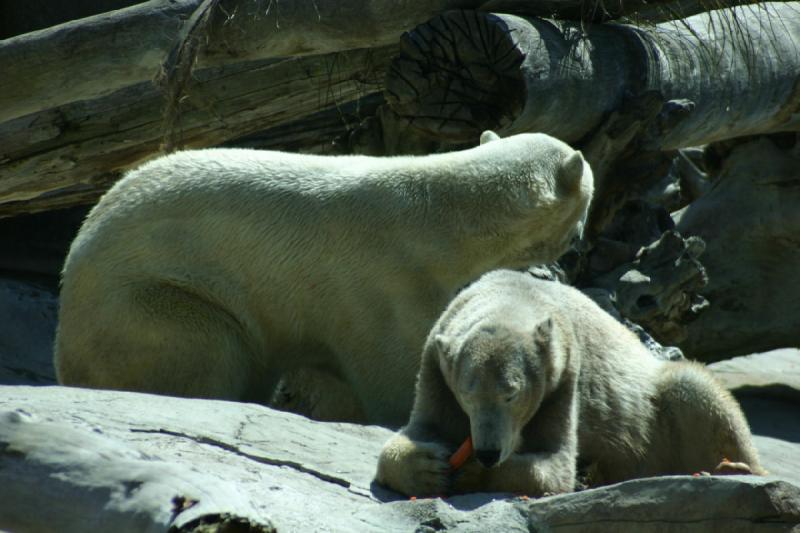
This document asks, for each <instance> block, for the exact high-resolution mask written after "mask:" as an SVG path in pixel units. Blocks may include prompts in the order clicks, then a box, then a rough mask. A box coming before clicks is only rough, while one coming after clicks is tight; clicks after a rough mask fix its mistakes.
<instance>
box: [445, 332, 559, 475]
mask: <svg viewBox="0 0 800 533" xmlns="http://www.w3.org/2000/svg"><path fill="white" fill-rule="evenodd" d="M552 331H553V320H552V319H550V318H544V319H542V320H540V321H538V322H535V323H534V324H531V323H530V322H528V323H515V322H514V321H513V320H504V321H502V322H499V323H498V321H496V320H485V321H482V322H481V323H478V324H476V325H475V326H473V327H472V328H471V329H470V331H469V333H467V334H466V335H459V336H458V338H455V337H451V336H448V335H446V334H436V335H434V336H433V337H432V338H431V341H432V342H433V344H434V347H435V349H436V350H437V352H438V356H439V367H440V369H441V372H442V375H443V377H444V381H445V382H446V383H447V385H448V387H449V388H450V390H451V391H452V393H453V395H454V396H455V399H456V401H457V402H458V404H459V405H460V406H461V409H463V411H464V412H465V413H466V414H467V416H468V417H469V422H470V432H471V436H472V442H473V447H474V449H475V455H476V457H477V459H478V460H479V461H480V462H481V464H483V465H484V466H485V467H491V466H494V465H496V464H499V463H502V462H503V461H505V460H506V459H508V457H509V456H510V455H511V454H512V453H513V452H514V451H515V450H516V449H517V447H518V446H519V444H520V442H521V439H522V430H523V428H524V427H525V426H526V424H528V422H530V421H531V419H532V418H533V416H534V415H535V414H536V412H537V411H538V410H539V406H540V405H541V403H542V400H543V399H544V398H545V396H546V395H547V394H548V393H549V392H550V391H551V390H552V389H553V388H554V382H555V381H557V380H558V376H559V375H560V374H561V372H562V371H563V366H564V364H563V361H561V360H559V359H561V358H562V357H561V356H560V355H559V354H556V353H555V352H554V350H553V349H552V348H553V343H552V342H551V337H552Z"/></svg>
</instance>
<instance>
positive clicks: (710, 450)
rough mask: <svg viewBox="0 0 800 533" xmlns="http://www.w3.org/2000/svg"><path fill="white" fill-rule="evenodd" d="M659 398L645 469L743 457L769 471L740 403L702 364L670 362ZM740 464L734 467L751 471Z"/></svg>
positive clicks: (683, 468)
mask: <svg viewBox="0 0 800 533" xmlns="http://www.w3.org/2000/svg"><path fill="white" fill-rule="evenodd" d="M655 403H656V407H657V413H658V414H657V416H656V422H655V423H656V424H657V427H656V431H655V432H654V433H653V439H652V440H651V442H650V453H648V454H647V455H648V456H647V457H645V458H644V463H645V467H644V470H645V471H643V472H641V474H644V475H648V474H687V473H695V472H701V471H709V472H714V471H715V469H717V467H718V465H720V463H721V462H722V461H723V460H728V461H730V462H732V463H744V464H745V465H747V467H749V471H750V473H752V474H758V475H763V474H764V473H765V471H764V470H763V468H762V467H761V465H760V462H759V460H758V454H757V452H756V450H755V448H754V447H753V444H752V439H751V436H750V428H749V427H748V424H747V420H746V419H745V417H744V414H743V413H742V410H741V408H740V407H739V404H738V403H737V401H736V400H735V399H734V397H733V396H732V395H731V393H730V392H729V391H728V390H726V389H725V388H724V387H723V386H722V385H720V384H719V383H718V382H717V381H716V380H715V379H714V378H713V377H712V376H711V374H710V373H709V372H708V371H707V370H705V369H704V368H703V367H702V365H700V364H698V363H666V364H665V365H664V366H663V367H662V369H661V373H660V375H659V377H658V383H657V387H656V396H655ZM648 470H649V472H648ZM736 470H737V469H733V470H729V472H735V473H743V472H745V473H746V471H747V469H746V468H745V469H738V472H736ZM719 472H720V473H725V470H724V469H720V470H719Z"/></svg>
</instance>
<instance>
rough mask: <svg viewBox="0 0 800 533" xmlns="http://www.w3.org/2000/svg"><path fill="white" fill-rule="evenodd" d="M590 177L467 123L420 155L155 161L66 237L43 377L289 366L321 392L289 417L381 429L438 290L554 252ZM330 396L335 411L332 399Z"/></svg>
mask: <svg viewBox="0 0 800 533" xmlns="http://www.w3.org/2000/svg"><path fill="white" fill-rule="evenodd" d="M592 187H593V182H592V172H591V169H590V168H589V165H588V164H586V162H585V161H584V159H583V156H582V155H581V153H580V152H578V151H576V150H573V149H572V148H570V147H569V146H568V145H566V144H565V143H563V142H561V141H559V140H557V139H554V138H553V137H550V136H547V135H543V134H521V135H515V136H512V137H508V138H505V139H500V138H499V137H497V135H495V134H493V133H491V132H486V133H484V135H483V136H482V137H481V145H480V146H477V147H475V148H471V149H469V150H464V151H460V152H452V153H446V154H435V155H429V156H421V157H383V158H381V157H364V156H340V157H325V156H315V155H305V154H291V153H283V152H270V151H258V150H242V149H212V150H199V151H186V152H179V153H176V154H172V155H169V156H166V157H162V158H159V159H156V160H154V161H151V162H149V163H147V164H145V165H143V166H142V167H140V168H138V169H136V170H134V171H132V172H130V173H128V174H127V176H126V177H125V178H123V179H122V180H120V181H119V182H118V183H117V184H116V185H114V187H112V188H111V190H109V191H108V193H106V195H105V196H104V197H103V198H102V199H101V200H100V202H99V203H98V204H97V206H96V207H95V208H94V209H93V210H92V212H91V213H90V214H89V216H88V217H87V219H86V221H85V222H84V224H83V227H82V228H81V230H80V232H79V233H78V235H77V237H76V238H75V241H74V242H73V243H72V247H71V248H70V251H69V255H68V257H67V260H66V263H65V265H64V269H63V276H62V286H61V306H60V310H59V325H58V331H57V336H56V345H55V366H56V370H57V374H58V378H59V381H60V382H61V383H62V384H66V385H75V386H85V387H94V388H112V389H125V390H135V391H144V392H153V393H161V394H171V395H179V396H190V397H206V398H222V399H231V400H246V401H256V402H262V403H268V402H269V401H270V399H271V398H272V397H273V391H274V389H275V386H276V383H277V382H278V381H279V379H280V378H281V377H282V376H285V375H287V374H288V375H291V374H292V373H302V372H308V373H311V375H312V376H315V377H317V378H320V377H322V378H323V379H321V380H316V381H315V383H317V382H321V383H323V385H321V386H322V387H328V388H327V389H326V390H323V391H321V392H320V395H321V396H322V397H323V398H330V400H325V401H322V402H321V404H322V405H318V406H316V407H314V408H312V412H310V413H306V414H310V415H312V416H318V417H320V418H328V419H351V420H353V419H356V420H362V421H368V422H371V423H381V424H387V425H396V426H400V425H402V424H403V422H405V421H406V420H407V419H408V413H409V411H410V410H411V406H412V403H413V400H414V379H415V377H416V375H417V370H418V368H419V357H418V355H417V354H418V353H419V349H420V347H421V346H422V344H423V343H424V341H425V335H426V334H427V332H428V331H429V330H430V326H431V324H433V323H434V322H435V321H436V318H437V317H438V316H439V314H440V313H441V312H442V311H443V310H444V308H445V307H446V306H447V302H448V301H449V300H450V299H451V298H452V297H453V295H454V294H455V292H456V291H457V290H458V289H459V288H461V287H463V286H464V285H466V284H468V283H470V282H471V281H473V280H475V279H477V278H478V277H479V276H480V275H481V274H482V273H484V272H487V271H489V270H492V269H494V268H498V267H501V266H506V267H521V266H525V265H527V264H529V263H542V262H549V261H553V260H555V259H556V258H558V256H559V255H560V254H561V253H563V252H564V251H565V250H566V248H567V247H568V245H569V243H570V240H571V238H572V237H573V236H574V235H575V234H576V233H577V232H578V230H579V228H580V226H581V223H582V220H583V219H584V218H585V216H586V210H587V207H588V204H589V200H590V198H591V195H592ZM295 375H296V374H295ZM326 378H329V379H327V383H328V384H330V386H327V385H325V383H326ZM348 392H349V393H350V396H352V397H353V401H352V402H348V407H347V408H346V409H345V410H346V411H347V413H345V414H343V413H342V410H341V409H340V407H341V406H340V405H338V404H340V403H341V402H340V401H339V399H338V398H337V397H333V396H334V394H336V395H339V396H341V395H347V394H348ZM334 404H336V405H334Z"/></svg>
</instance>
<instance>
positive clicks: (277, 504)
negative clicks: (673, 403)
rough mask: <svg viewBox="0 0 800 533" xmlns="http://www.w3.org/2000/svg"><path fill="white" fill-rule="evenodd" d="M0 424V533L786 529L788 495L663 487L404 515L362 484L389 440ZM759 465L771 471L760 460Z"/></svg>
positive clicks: (72, 393) (62, 407)
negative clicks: (45, 532)
mask: <svg viewBox="0 0 800 533" xmlns="http://www.w3.org/2000/svg"><path fill="white" fill-rule="evenodd" d="M0 412H2V414H0V529H5V530H11V531H31V530H52V529H53V528H54V527H56V528H57V529H58V531H63V532H72V531H87V530H90V529H91V530H101V531H102V530H108V531H111V530H113V531H120V532H126V531H167V530H168V529H169V528H173V529H171V531H184V532H186V531H201V530H202V531H209V530H211V531H221V530H222V526H221V525H220V524H222V523H223V522H227V523H228V524H229V525H230V524H233V525H240V526H241V527H242V528H245V527H247V528H249V529H244V530H249V531H256V532H266V531H273V530H275V531H319V530H327V531H367V532H368V531H420V532H423V531H424V532H427V531H443V530H447V531H490V530H491V531H540V530H550V529H555V528H558V529H559V530H561V529H565V530H576V531H578V530H579V531H608V530H609V529H613V530H616V531H642V532H648V531H670V530H681V531H704V530H707V529H705V528H708V527H709V526H710V525H714V526H715V527H716V526H718V527H719V529H720V530H723V529H724V530H725V531H752V530H753V529H754V528H756V527H760V526H771V527H774V528H775V529H778V530H781V529H784V530H785V529H789V528H791V527H792V526H795V525H797V524H800V484H796V483H792V482H791V481H790V480H786V479H783V478H775V477H771V478H758V477H751V476H732V477H698V478H693V477H691V476H673V477H662V478H650V479H641V480H633V481H629V482H625V483H621V484H617V485H611V486H608V487H602V488H597V489H590V490H586V491H583V492H579V493H573V494H565V495H559V496H554V497H548V498H541V499H538V500H526V499H523V498H518V497H513V495H508V494H470V495H465V496H458V497H452V498H447V499H438V498H437V499H424V500H423V499H421V500H417V501H408V500H406V499H404V498H400V497H399V496H398V495H397V494H395V493H392V492H391V491H388V490H386V489H384V488H383V487H381V486H379V485H377V484H375V483H373V482H372V476H373V473H374V469H375V464H376V460H377V456H378V452H379V450H380V448H381V446H382V444H383V442H384V441H385V440H386V439H387V438H388V437H389V435H390V431H389V430H387V429H384V428H379V427H374V426H358V425H353V424H336V423H322V422H314V421H311V420H308V419H305V418H303V417H300V416H297V415H293V414H289V413H284V412H280V411H274V410H271V409H269V408H267V407H262V406H258V405H251V404H241V403H234V402H223V401H214V400H195V399H185V398H167V397H160V396H152V395H147V394H139V393H126V392H115V391H93V390H81V389H72V388H66V387H26V386H15V387H9V386H4V387H0ZM764 464H765V466H766V467H767V468H771V467H772V462H771V457H770V456H769V455H768V454H764ZM202 524H204V525H202ZM232 527H233V526H231V528H232ZM202 528H206V529H202ZM215 528H216V529H215Z"/></svg>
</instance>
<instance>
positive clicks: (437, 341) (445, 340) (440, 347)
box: [433, 334, 450, 355]
mask: <svg viewBox="0 0 800 533" xmlns="http://www.w3.org/2000/svg"><path fill="white" fill-rule="evenodd" d="M433 345H434V346H435V347H436V351H437V352H438V353H439V355H447V354H448V353H449V352H450V337H448V336H447V335H442V334H438V335H436V336H434V337H433Z"/></svg>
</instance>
